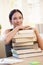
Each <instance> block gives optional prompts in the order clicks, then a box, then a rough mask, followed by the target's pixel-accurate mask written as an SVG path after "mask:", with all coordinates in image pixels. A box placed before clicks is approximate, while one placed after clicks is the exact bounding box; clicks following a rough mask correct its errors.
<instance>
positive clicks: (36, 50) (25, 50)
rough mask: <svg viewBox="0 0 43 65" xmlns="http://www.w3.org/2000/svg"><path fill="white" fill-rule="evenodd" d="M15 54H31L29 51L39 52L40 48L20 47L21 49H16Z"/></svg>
mask: <svg viewBox="0 0 43 65" xmlns="http://www.w3.org/2000/svg"><path fill="white" fill-rule="evenodd" d="M16 52H17V54H19V55H24V54H31V53H39V52H42V51H41V49H40V48H38V49H22V50H16Z"/></svg>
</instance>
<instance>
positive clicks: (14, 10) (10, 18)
mask: <svg viewBox="0 0 43 65" xmlns="http://www.w3.org/2000/svg"><path fill="white" fill-rule="evenodd" d="M16 12H19V13H20V14H21V15H22V17H23V14H22V12H21V11H20V10H18V9H13V10H12V11H11V12H10V14H9V20H10V22H11V20H12V16H13V14H14V13H16Z"/></svg>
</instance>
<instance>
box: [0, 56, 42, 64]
mask: <svg viewBox="0 0 43 65" xmlns="http://www.w3.org/2000/svg"><path fill="white" fill-rule="evenodd" d="M11 58H12V57H11ZM23 60H24V61H23V62H18V63H14V64H2V65H30V62H40V64H39V65H43V56H37V57H30V58H23ZM0 65H1V64H0Z"/></svg>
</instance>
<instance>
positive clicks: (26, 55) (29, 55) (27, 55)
mask: <svg viewBox="0 0 43 65" xmlns="http://www.w3.org/2000/svg"><path fill="white" fill-rule="evenodd" d="M34 56H35V57H36V56H43V52H40V53H30V54H23V55H19V58H28V57H34Z"/></svg>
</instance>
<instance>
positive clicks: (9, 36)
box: [5, 27, 18, 44]
mask: <svg viewBox="0 0 43 65" xmlns="http://www.w3.org/2000/svg"><path fill="white" fill-rule="evenodd" d="M17 31H18V28H17V27H16V28H15V29H13V30H12V31H10V32H9V33H8V34H7V35H6V38H5V42H6V44H9V42H10V40H12V38H13V37H14V36H15V34H16V33H17Z"/></svg>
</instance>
